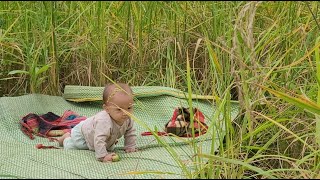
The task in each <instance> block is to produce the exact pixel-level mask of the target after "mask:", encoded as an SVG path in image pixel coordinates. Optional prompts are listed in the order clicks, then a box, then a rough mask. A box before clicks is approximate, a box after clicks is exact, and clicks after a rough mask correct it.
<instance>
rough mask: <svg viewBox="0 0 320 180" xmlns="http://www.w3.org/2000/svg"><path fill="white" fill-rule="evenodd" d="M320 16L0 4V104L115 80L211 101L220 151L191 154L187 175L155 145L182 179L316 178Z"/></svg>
mask: <svg viewBox="0 0 320 180" xmlns="http://www.w3.org/2000/svg"><path fill="white" fill-rule="evenodd" d="M319 6H320V3H319V2H316V1H312V2H290V1H281V2H264V1H261V2H256V1H251V2H247V1H244V2H242V1H236V2H219V1H210V2H201V1H196V2H179V1H177V2H174V1H173V2H165V1H163V2H151V1H150V2H133V1H119V2H116V1H114V2H77V1H70V2H68V1H58V2H18V1H14V2H10V1H3V2H1V3H0V59H1V61H0V95H1V96H18V95H23V94H28V93H42V94H50V95H62V93H63V88H64V86H65V85H68V84H72V85H90V86H103V85H104V84H105V83H106V82H109V81H110V80H113V81H123V82H128V83H130V84H132V85H135V86H144V85H159V86H167V87H173V88H177V89H180V90H182V91H185V92H188V93H189V95H190V94H192V93H195V94H202V95H210V96H214V97H216V98H215V100H214V102H212V105H213V106H215V107H217V116H219V115H220V114H221V115H223V117H225V118H224V119H223V120H224V126H225V128H226V132H225V138H224V139H223V138H222V139H220V147H219V151H218V152H214V151H213V150H212V151H211V153H210V154H205V153H202V152H201V150H199V149H197V147H196V146H194V158H193V161H194V164H195V172H189V171H188V169H187V168H186V167H185V166H184V164H183V163H182V162H181V160H180V159H179V158H178V157H177V155H176V154H175V153H174V151H173V150H172V149H170V147H169V146H167V145H166V144H165V143H164V142H162V141H161V139H160V138H158V140H159V142H162V144H163V146H164V147H167V150H168V151H169V152H170V154H171V155H172V156H173V157H175V160H176V162H177V164H179V165H180V167H181V169H182V170H183V172H185V175H186V177H187V178H319V175H318V174H319V171H320V167H319V155H318V154H319V132H320V130H319V127H320V126H319V124H320V123H319V122H318V121H319V113H320V107H319V92H320V91H319V78H320V77H319V74H320V73H319V71H320V70H319V56H320V55H319V48H320V40H319V38H320V37H319V31H320V26H319V24H320V21H319V17H320V8H319ZM107 77H108V78H107ZM233 100H237V101H238V102H239V105H240V108H241V109H240V114H239V116H238V117H237V118H236V119H235V120H234V121H231V118H230V117H231V115H230V108H231V105H230V104H231V102H232V101H233ZM189 106H190V107H192V101H191V98H190V97H189ZM137 121H138V122H140V124H141V125H143V122H141V120H137ZM146 128H147V127H146ZM148 128H150V130H153V129H152V127H148ZM211 130H212V132H213V131H216V130H217V129H216V128H214V127H211ZM212 134H214V133H212ZM154 135H155V136H156V134H154ZM156 137H157V136H156ZM212 149H214V147H212ZM136 173H138V172H136ZM142 173H143V172H142ZM144 173H152V172H144ZM154 173H161V172H154ZM163 173H165V172H163ZM0 176H1V175H0ZM4 176H6V175H4ZM8 176H9V175H8Z"/></svg>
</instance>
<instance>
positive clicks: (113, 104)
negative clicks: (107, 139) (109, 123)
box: [104, 92, 133, 126]
mask: <svg viewBox="0 0 320 180" xmlns="http://www.w3.org/2000/svg"><path fill="white" fill-rule="evenodd" d="M104 109H105V110H106V111H107V112H108V113H109V115H110V116H111V118H112V119H113V120H114V121H115V122H116V123H117V124H118V125H120V126H121V125H122V124H123V122H124V121H126V120H127V119H128V118H129V116H128V115H127V113H128V114H131V113H132V112H133V98H132V96H131V95H128V94H126V93H123V92H118V93H116V94H114V95H113V96H112V97H111V98H110V100H109V101H108V102H106V103H105V105H104Z"/></svg>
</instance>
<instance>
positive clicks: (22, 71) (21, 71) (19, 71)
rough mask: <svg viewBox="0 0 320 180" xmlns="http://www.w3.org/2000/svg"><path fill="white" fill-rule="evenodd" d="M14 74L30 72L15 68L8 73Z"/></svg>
mask: <svg viewBox="0 0 320 180" xmlns="http://www.w3.org/2000/svg"><path fill="white" fill-rule="evenodd" d="M12 74H29V72H28V71H24V70H13V71H10V72H9V73H8V75H12Z"/></svg>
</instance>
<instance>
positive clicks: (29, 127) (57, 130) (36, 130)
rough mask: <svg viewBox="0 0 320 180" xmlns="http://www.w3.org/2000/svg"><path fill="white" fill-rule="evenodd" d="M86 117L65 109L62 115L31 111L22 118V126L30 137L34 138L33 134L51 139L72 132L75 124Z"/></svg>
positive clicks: (23, 130)
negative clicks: (41, 113)
mask: <svg viewBox="0 0 320 180" xmlns="http://www.w3.org/2000/svg"><path fill="white" fill-rule="evenodd" d="M85 119H86V117H85V116H80V115H78V114H77V113H75V112H73V111H71V110H68V111H65V112H64V113H63V115H62V116H61V117H60V116H58V115H56V114H54V113H52V112H48V113H46V114H43V115H37V114H34V113H29V114H28V115H26V116H24V117H23V118H22V119H21V120H20V125H21V126H20V127H21V130H22V132H24V133H25V134H26V135H27V136H29V137H30V139H34V136H33V134H34V135H37V136H41V137H47V138H49V139H50V137H55V136H61V135H63V134H65V133H66V132H70V131H71V129H72V128H73V127H74V126H75V125H77V124H78V123H80V122H81V121H83V120H85ZM51 139H52V138H51Z"/></svg>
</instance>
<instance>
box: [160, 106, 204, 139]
mask: <svg viewBox="0 0 320 180" xmlns="http://www.w3.org/2000/svg"><path fill="white" fill-rule="evenodd" d="M193 125H194V132H195V136H199V135H202V134H205V133H206V132H207V129H208V126H207V125H206V123H205V118H204V115H203V114H202V112H201V111H200V110H199V109H197V108H193ZM165 132H166V133H172V134H175V135H177V136H180V137H192V126H191V124H190V112H189V108H184V107H179V108H175V110H174V112H173V116H172V118H171V120H170V121H169V122H168V123H167V124H166V125H165Z"/></svg>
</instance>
